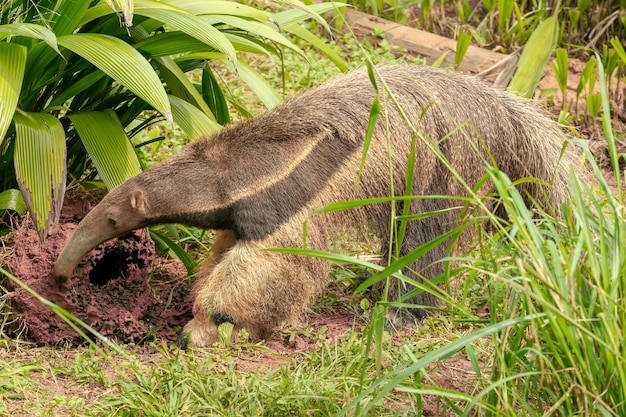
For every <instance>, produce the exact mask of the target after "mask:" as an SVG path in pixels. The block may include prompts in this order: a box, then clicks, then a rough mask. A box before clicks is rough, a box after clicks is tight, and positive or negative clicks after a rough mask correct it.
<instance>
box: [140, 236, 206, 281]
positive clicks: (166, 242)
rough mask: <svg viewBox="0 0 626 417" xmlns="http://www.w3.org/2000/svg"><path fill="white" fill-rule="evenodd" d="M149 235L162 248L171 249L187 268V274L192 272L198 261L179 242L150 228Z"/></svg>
mask: <svg viewBox="0 0 626 417" xmlns="http://www.w3.org/2000/svg"><path fill="white" fill-rule="evenodd" d="M150 237H152V239H153V240H154V243H155V244H157V245H158V246H160V247H162V248H167V249H169V250H171V251H172V252H173V253H174V254H175V255H176V257H177V258H178V259H180V261H181V262H182V263H183V265H185V268H187V273H188V274H189V275H191V274H193V273H194V271H195V269H196V267H197V266H198V263H197V262H196V261H195V260H194V259H193V258H192V257H191V256H190V255H189V254H188V253H187V252H185V249H183V248H182V247H181V246H180V245H179V244H177V243H176V242H174V241H173V240H172V239H170V238H168V237H167V236H166V235H164V234H163V233H160V232H157V231H156V230H155V229H150Z"/></svg>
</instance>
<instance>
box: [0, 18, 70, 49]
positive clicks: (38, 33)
mask: <svg viewBox="0 0 626 417" xmlns="http://www.w3.org/2000/svg"><path fill="white" fill-rule="evenodd" d="M3 34H6V35H11V36H26V37H28V38H33V39H39V40H42V41H44V42H45V43H47V44H48V45H49V46H50V48H52V49H54V50H55V51H57V53H59V54H60V53H61V52H60V51H59V47H58V45H57V37H56V35H55V34H54V32H52V31H51V30H50V29H48V28H47V27H44V26H41V25H35V24H34V23H12V24H8V25H0V39H3V38H5V37H6V36H4V35H3Z"/></svg>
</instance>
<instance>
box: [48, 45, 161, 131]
mask: <svg viewBox="0 0 626 417" xmlns="http://www.w3.org/2000/svg"><path fill="white" fill-rule="evenodd" d="M57 42H58V43H59V45H61V46H62V47H64V48H67V49H69V50H71V51H72V52H74V53H76V54H78V55H80V56H82V57H83V58H85V59H86V60H88V61H89V62H91V63H92V64H93V65H95V66H96V67H98V68H99V69H101V70H102V71H103V72H105V73H106V74H107V75H108V76H110V77H111V78H113V79H114V80H115V81H117V82H119V83H120V84H122V85H123V86H124V87H126V88H128V89H129V90H130V91H132V92H133V93H134V94H135V95H137V96H138V97H140V98H142V99H143V100H144V101H145V102H147V103H148V104H150V105H151V106H152V107H154V108H155V109H156V110H157V111H159V112H160V113H161V114H162V115H163V116H164V117H165V118H166V119H167V120H168V121H170V122H171V121H172V113H171V109H170V102H169V100H168V98H167V94H166V93H165V89H164V88H163V85H162V83H161V80H160V79H159V77H158V76H157V74H156V73H155V72H154V69H153V68H152V66H151V65H150V63H149V62H148V61H147V60H146V59H145V58H144V57H143V55H141V54H140V53H139V52H137V51H136V50H135V48H133V47H132V46H130V45H129V44H127V43H126V42H123V41H121V40H119V39H117V38H114V37H112V36H108V35H102V34H97V33H79V34H75V35H65V36H61V37H59V38H57Z"/></svg>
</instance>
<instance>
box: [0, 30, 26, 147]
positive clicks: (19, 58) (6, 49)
mask: <svg viewBox="0 0 626 417" xmlns="http://www.w3.org/2000/svg"><path fill="white" fill-rule="evenodd" d="M26 53H27V50H26V48H24V47H23V46H21V45H16V44H13V43H6V42H1V43H0V145H2V142H3V141H4V135H6V133H7V130H9V125H10V124H11V120H12V119H13V113H14V112H15V108H16V107H17V101H18V99H19V97H20V90H21V88H22V81H23V79H24V71H25V69H26Z"/></svg>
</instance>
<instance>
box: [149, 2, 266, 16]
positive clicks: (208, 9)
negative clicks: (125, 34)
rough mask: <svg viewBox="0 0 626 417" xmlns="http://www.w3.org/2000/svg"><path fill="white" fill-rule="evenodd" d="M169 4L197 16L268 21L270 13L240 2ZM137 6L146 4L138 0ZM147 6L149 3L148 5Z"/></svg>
mask: <svg viewBox="0 0 626 417" xmlns="http://www.w3.org/2000/svg"><path fill="white" fill-rule="evenodd" d="M167 3H168V4H170V5H172V6H175V7H177V8H179V9H182V10H185V11H187V12H189V13H191V14H196V15H224V14H226V15H231V16H239V17H247V18H250V19H257V20H267V19H268V17H269V16H270V13H268V12H265V11H263V10H259V9H255V8H254V7H250V6H247V5H245V4H242V3H239V2H232V1H223V0H215V1H212V0H168V2H167ZM137 4H144V3H143V1H142V0H138V1H137ZM146 4H147V3H146Z"/></svg>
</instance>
